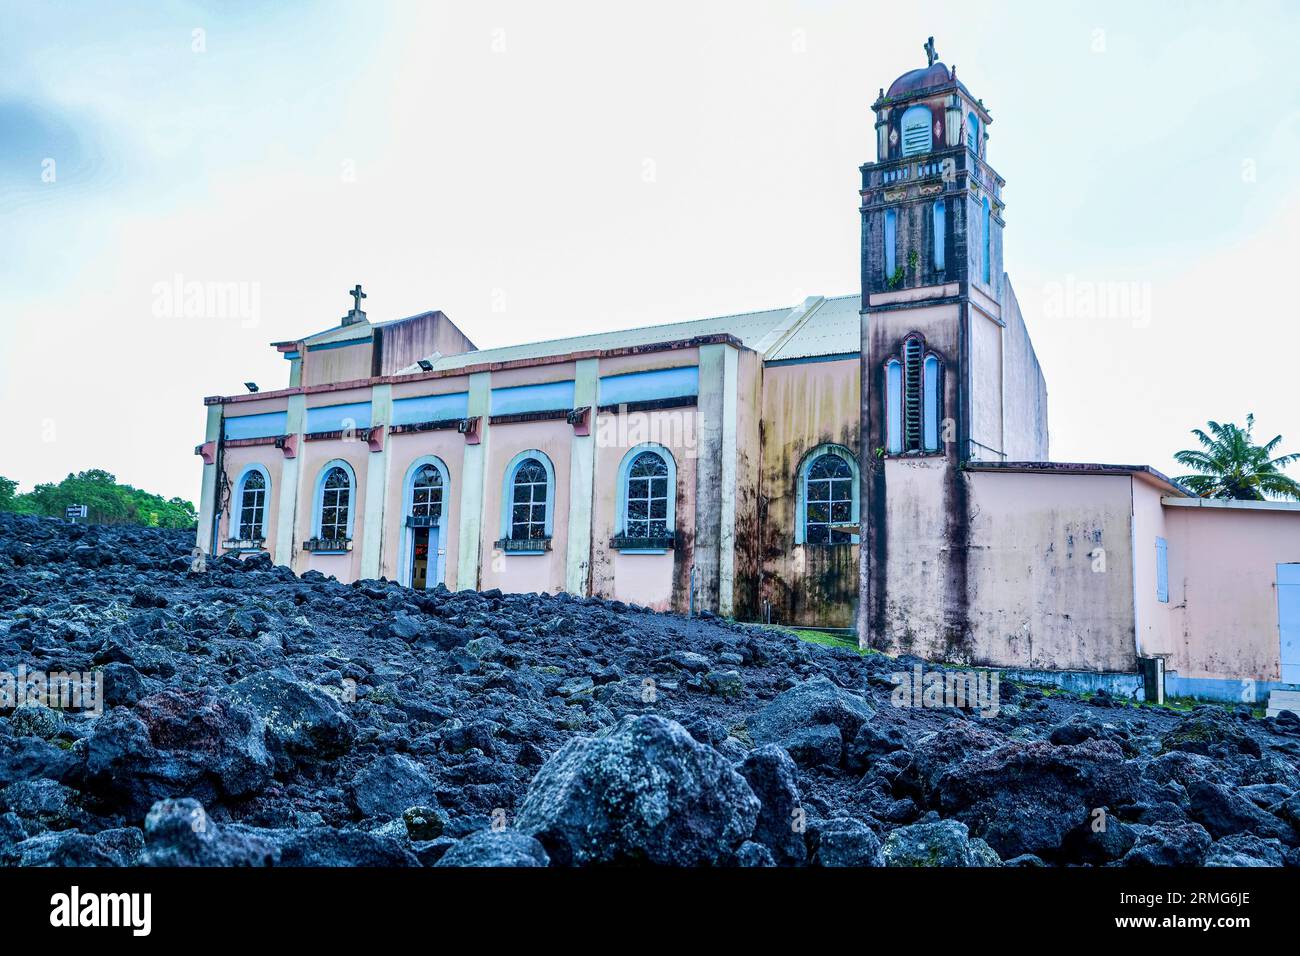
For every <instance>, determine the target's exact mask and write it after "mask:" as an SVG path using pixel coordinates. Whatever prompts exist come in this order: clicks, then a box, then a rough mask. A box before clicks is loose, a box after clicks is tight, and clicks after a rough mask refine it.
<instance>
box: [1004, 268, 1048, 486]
mask: <svg viewBox="0 0 1300 956" xmlns="http://www.w3.org/2000/svg"><path fill="white" fill-rule="evenodd" d="M1004 278H1005V277H1004ZM1002 289H1003V300H1004V301H1003V305H1002V311H1001V313H1000V314H1001V317H1002V321H1003V322H1004V323H1005V325H1006V328H1004V329H1003V330H1002V342H1003V346H1002V361H1003V365H1004V367H1005V369H1006V374H1005V376H1004V378H1003V387H1002V396H1003V397H1002V401H1003V405H1004V407H1005V409H1006V417H1005V419H1004V431H1003V435H1004V444H1005V448H1004V449H1003V451H1004V452H1005V453H1006V460H1007V461H1048V460H1049V448H1050V442H1049V438H1050V431H1049V428H1048V417H1047V380H1046V379H1045V378H1044V377H1043V370H1042V367H1041V366H1039V364H1038V356H1037V355H1036V354H1035V353H1034V343H1033V342H1032V341H1031V340H1030V338H1029V329H1028V328H1027V327H1026V326H1025V319H1024V316H1023V315H1022V314H1021V311H1020V302H1019V301H1018V300H1017V299H1016V293H1015V290H1014V289H1013V288H1012V287H1011V281H1010V279H1006V281H1004V282H1003V284H1002Z"/></svg>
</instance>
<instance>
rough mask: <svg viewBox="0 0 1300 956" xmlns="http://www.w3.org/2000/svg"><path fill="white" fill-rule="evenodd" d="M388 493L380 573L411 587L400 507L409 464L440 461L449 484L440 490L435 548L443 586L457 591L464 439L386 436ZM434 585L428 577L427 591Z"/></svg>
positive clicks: (448, 434) (447, 434)
mask: <svg viewBox="0 0 1300 956" xmlns="http://www.w3.org/2000/svg"><path fill="white" fill-rule="evenodd" d="M388 455H389V461H388V491H387V498H386V507H385V509H384V547H383V555H382V558H381V561H380V573H381V574H383V576H384V577H386V578H389V579H390V580H393V581H401V582H403V583H404V584H408V585H409V583H410V581H409V579H408V577H407V573H406V572H407V569H408V568H409V566H410V560H411V559H410V551H409V542H408V541H407V529H406V514H405V513H403V511H402V504H403V502H404V501H405V500H406V477H407V471H408V470H409V469H410V467H411V464H412V463H413V462H414V461H416V459H418V458H422V457H424V456H425V455H434V456H436V457H438V458H439V459H441V461H442V463H443V465H444V466H445V467H446V469H447V472H448V483H447V485H445V486H444V488H443V496H442V510H443V524H442V532H441V534H440V540H439V543H438V546H439V547H440V548H442V549H443V550H444V551H445V552H446V553H445V555H443V562H444V569H445V578H444V581H443V583H444V584H446V585H447V587H448V588H450V589H452V590H453V591H454V590H456V562H457V560H458V559H459V554H460V533H459V530H460V496H461V492H462V490H463V489H462V488H461V480H462V477H463V469H462V466H463V463H464V457H465V436H463V435H461V434H460V432H458V431H456V430H454V429H445V430H439V431H431V432H406V433H403V434H398V435H389V436H388ZM432 585H433V579H432V576H431V577H430V587H432Z"/></svg>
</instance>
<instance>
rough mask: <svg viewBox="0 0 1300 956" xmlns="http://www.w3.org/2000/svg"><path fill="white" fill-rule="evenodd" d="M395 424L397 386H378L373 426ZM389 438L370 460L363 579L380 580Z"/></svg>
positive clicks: (372, 407) (373, 394)
mask: <svg viewBox="0 0 1300 956" xmlns="http://www.w3.org/2000/svg"><path fill="white" fill-rule="evenodd" d="M392 420H393V386H391V385H376V386H374V388H372V389H371V392H370V426H371V428H380V427H382V426H387V425H388V424H390V423H391V422H392ZM390 457H391V456H390V455H389V442H388V436H385V438H384V447H383V448H382V449H381V450H379V451H372V452H370V453H369V454H368V455H367V456H366V478H365V482H366V507H365V511H364V514H363V519H364V522H365V524H364V526H363V534H362V537H361V576H362V577H363V578H377V577H379V570H380V566H381V562H382V560H383V549H384V509H385V505H386V504H387V502H388V462H389V459H390Z"/></svg>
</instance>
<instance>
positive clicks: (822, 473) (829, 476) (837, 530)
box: [795, 445, 858, 544]
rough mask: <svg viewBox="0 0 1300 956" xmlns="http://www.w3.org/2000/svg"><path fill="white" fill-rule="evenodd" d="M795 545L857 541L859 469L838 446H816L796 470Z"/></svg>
mask: <svg viewBox="0 0 1300 956" xmlns="http://www.w3.org/2000/svg"><path fill="white" fill-rule="evenodd" d="M796 498H797V501H798V510H799V518H798V524H797V525H796V530H795V543H796V544H853V543H856V541H857V531H856V528H857V523H858V468H857V462H856V460H855V459H854V456H853V453H852V452H851V451H849V450H848V449H847V448H844V447H843V446H840V445H819V446H818V447H817V448H814V449H813V450H812V451H810V452H809V453H808V454H807V455H806V456H804V460H803V465H802V467H801V468H800V470H799V485H798V489H797V494H796Z"/></svg>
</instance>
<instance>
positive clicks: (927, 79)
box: [885, 63, 953, 99]
mask: <svg viewBox="0 0 1300 956" xmlns="http://www.w3.org/2000/svg"><path fill="white" fill-rule="evenodd" d="M952 79H953V78H952V71H951V70H949V69H948V67H947V66H946V65H944V64H943V63H932V64H930V65H929V66H923V67H920V68H918V69H915V70H908V71H907V72H906V73H904V74H903V75H902V76H900V77H899V78H898V79H896V80H894V82H893V83H891V84H890V85H889V92H888V93H887V94H885V95H886V96H888V97H889V98H890V99H894V98H895V97H899V96H907V95H908V94H909V93H915V92H917V91H918V90H929V89H933V88H934V87H936V86H947V85H948V84H949V83H951V82H952Z"/></svg>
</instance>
